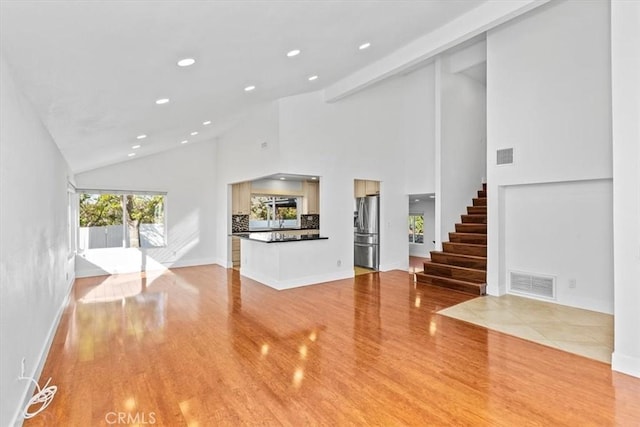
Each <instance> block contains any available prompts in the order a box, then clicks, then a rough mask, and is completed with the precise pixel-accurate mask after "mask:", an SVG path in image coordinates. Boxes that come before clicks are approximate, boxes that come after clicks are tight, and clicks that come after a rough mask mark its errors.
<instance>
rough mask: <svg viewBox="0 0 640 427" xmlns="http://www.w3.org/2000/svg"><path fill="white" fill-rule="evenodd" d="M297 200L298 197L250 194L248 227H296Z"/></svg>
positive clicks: (297, 224)
mask: <svg viewBox="0 0 640 427" xmlns="http://www.w3.org/2000/svg"><path fill="white" fill-rule="evenodd" d="M299 202H300V198H299V197H289V196H274V195H252V196H251V211H250V213H249V229H250V230H255V229H260V228H294V227H298V226H299V225H300V210H299V209H298V206H299V205H300V203H299Z"/></svg>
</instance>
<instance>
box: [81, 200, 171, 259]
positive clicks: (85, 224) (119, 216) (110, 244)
mask: <svg viewBox="0 0 640 427" xmlns="http://www.w3.org/2000/svg"><path fill="white" fill-rule="evenodd" d="M78 193H79V194H78V202H79V203H78V205H79V209H78V217H79V228H78V248H79V249H80V250H86V249H98V248H156V247H164V246H166V233H165V206H166V200H165V199H166V195H165V194H164V193H155V192H154V193H148V192H145V193H138V192H136V193H133V192H122V191H117V192H115V191H110V192H104V191H100V190H78Z"/></svg>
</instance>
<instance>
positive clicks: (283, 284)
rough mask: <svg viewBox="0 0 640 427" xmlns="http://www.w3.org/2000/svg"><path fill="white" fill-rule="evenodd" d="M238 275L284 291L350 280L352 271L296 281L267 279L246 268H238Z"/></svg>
mask: <svg viewBox="0 0 640 427" xmlns="http://www.w3.org/2000/svg"><path fill="white" fill-rule="evenodd" d="M240 275H241V276H245V277H248V278H249V279H251V280H255V281H256V282H260V283H262V284H263V285H266V286H269V287H270V288H273V289H277V290H279V291H281V290H285V289H293V288H299V287H302V286H309V285H317V284H319V283H325V282H332V281H334V280H342V279H350V278H352V277H353V275H354V273H353V271H352V270H343V271H337V272H334V273H327V274H319V275H315V276H305V277H300V278H296V279H289V280H279V279H276V278H273V277H267V276H265V275H263V274H260V273H257V272H255V271H251V270H248V269H247V268H246V267H244V268H243V267H242V266H241V267H240Z"/></svg>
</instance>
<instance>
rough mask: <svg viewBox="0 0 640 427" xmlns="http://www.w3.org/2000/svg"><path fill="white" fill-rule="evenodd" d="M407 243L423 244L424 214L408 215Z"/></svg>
mask: <svg viewBox="0 0 640 427" xmlns="http://www.w3.org/2000/svg"><path fill="white" fill-rule="evenodd" d="M409 243H416V244H423V243H424V214H411V215H409Z"/></svg>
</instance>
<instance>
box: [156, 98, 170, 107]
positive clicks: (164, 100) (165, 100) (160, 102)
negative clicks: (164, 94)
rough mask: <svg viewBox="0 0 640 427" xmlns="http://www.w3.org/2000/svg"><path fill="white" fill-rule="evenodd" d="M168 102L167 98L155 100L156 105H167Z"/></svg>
mask: <svg viewBox="0 0 640 427" xmlns="http://www.w3.org/2000/svg"><path fill="white" fill-rule="evenodd" d="M168 102H169V98H160V99H156V104H158V105H162V104H167V103H168Z"/></svg>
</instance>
